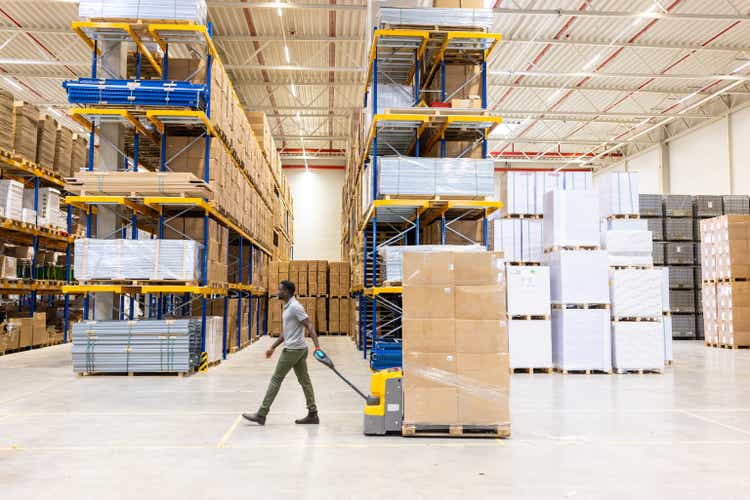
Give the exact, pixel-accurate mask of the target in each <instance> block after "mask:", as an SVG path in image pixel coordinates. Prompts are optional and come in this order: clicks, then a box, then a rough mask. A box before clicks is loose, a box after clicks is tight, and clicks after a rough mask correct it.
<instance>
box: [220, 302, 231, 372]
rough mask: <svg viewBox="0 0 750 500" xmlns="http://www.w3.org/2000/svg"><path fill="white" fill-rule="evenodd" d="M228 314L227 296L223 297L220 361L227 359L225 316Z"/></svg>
mask: <svg viewBox="0 0 750 500" xmlns="http://www.w3.org/2000/svg"><path fill="white" fill-rule="evenodd" d="M228 313H229V295H228V294H227V295H224V319H223V320H222V322H221V328H222V330H221V332H222V335H221V359H227V315H228Z"/></svg>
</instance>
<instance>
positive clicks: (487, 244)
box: [482, 209, 490, 248]
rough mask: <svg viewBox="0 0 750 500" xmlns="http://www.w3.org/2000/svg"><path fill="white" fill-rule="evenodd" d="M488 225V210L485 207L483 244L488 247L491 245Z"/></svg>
mask: <svg viewBox="0 0 750 500" xmlns="http://www.w3.org/2000/svg"><path fill="white" fill-rule="evenodd" d="M488 229H489V228H488V226H487V210H486V209H485V211H484V215H483V216H482V245H484V246H485V247H486V248H489V247H490V242H489V241H488V240H489V231H488Z"/></svg>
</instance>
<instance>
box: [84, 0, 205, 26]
mask: <svg viewBox="0 0 750 500" xmlns="http://www.w3.org/2000/svg"><path fill="white" fill-rule="evenodd" d="M206 15H207V9H206V2H205V0H81V1H80V2H79V3H78V17H82V18H118V19H122V18H128V19H174V20H180V21H193V22H194V23H197V24H206Z"/></svg>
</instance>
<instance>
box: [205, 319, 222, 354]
mask: <svg viewBox="0 0 750 500" xmlns="http://www.w3.org/2000/svg"><path fill="white" fill-rule="evenodd" d="M206 354H207V355H208V362H209V363H213V362H214V361H218V360H220V359H221V358H222V357H223V356H224V318H222V317H221V316H207V317H206Z"/></svg>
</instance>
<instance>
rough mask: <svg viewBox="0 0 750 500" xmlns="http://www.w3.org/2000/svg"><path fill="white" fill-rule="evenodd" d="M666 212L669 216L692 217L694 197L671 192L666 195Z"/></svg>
mask: <svg viewBox="0 0 750 500" xmlns="http://www.w3.org/2000/svg"><path fill="white" fill-rule="evenodd" d="M664 213H665V214H666V216H667V217H692V216H693V197H692V196H690V195H687V194H669V195H667V196H665V197H664Z"/></svg>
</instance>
